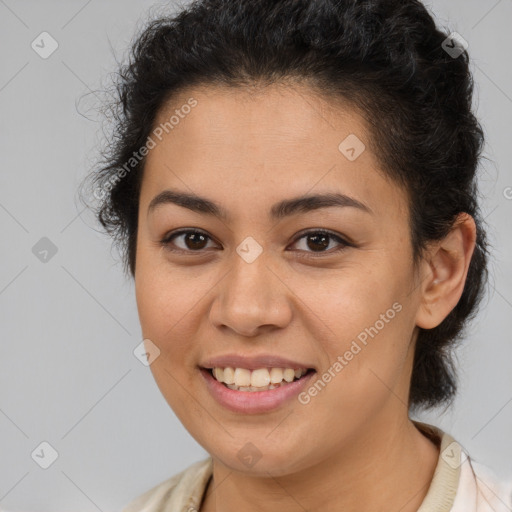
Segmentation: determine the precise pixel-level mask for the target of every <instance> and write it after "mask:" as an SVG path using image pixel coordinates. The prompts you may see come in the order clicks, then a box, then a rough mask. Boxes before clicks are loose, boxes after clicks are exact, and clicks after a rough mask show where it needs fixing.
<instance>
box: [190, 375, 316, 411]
mask: <svg viewBox="0 0 512 512" xmlns="http://www.w3.org/2000/svg"><path fill="white" fill-rule="evenodd" d="M200 370H201V375H202V376H203V378H204V379H205V381H206V385H207V387H208V390H209V391H210V393H211V394H212V396H213V397H214V398H215V399H216V400H217V402H218V403H219V404H220V405H222V406H224V407H225V408H226V409H229V410H230V411H233V412H241V413H245V414H258V413H263V412H268V411H272V410H275V409H277V408H279V407H280V406H282V405H283V404H284V403H285V402H288V401H290V400H292V399H293V398H294V397H296V396H297V395H298V394H299V393H300V392H301V391H302V390H303V389H304V388H305V387H306V386H307V384H308V383H309V381H310V380H311V378H312V377H313V376H314V375H315V373H316V372H310V373H308V374H306V375H304V376H303V377H301V378H300V379H298V380H294V381H293V382H289V383H287V384H284V385H281V386H279V387H278V388H274V389H269V390H267V391H236V390H234V389H229V388H228V387H226V386H225V385H224V384H222V383H221V382H219V381H218V380H217V379H215V378H214V377H213V375H212V374H211V373H210V371H209V370H205V369H204V368H200Z"/></svg>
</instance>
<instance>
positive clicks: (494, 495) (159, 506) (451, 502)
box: [122, 421, 512, 512]
mask: <svg viewBox="0 0 512 512" xmlns="http://www.w3.org/2000/svg"><path fill="white" fill-rule="evenodd" d="M413 423H414V424H415V425H416V427H417V428H418V429H420V430H421V432H423V433H424V434H425V435H426V436H427V437H429V438H430V439H431V440H432V441H433V442H434V443H436V445H437V446H438V447H439V448H440V454H439V459H438V462H437V466H436V468H435V471H434V476H433V478H432V481H431V483H430V486H429V489H428V492H427V494H426V496H425V498H424V500H423V502H422V504H421V506H420V508H419V509H418V511H417V512H511V511H512V480H511V481H507V482H504V481H500V480H498V479H497V478H496V476H495V474H494V473H493V472H492V471H491V470H490V469H489V468H487V467H486V466H484V465H482V464H480V463H478V462H475V461H474V460H471V459H470V458H469V456H468V454H467V453H466V452H465V451H464V450H463V449H462V447H461V445H460V444H459V443H457V442H456V441H455V440H454V439H453V437H452V436H450V435H449V434H448V433H446V432H443V431H442V430H441V429H439V428H437V427H434V426H432V425H428V424H426V423H421V422H418V421H414V422H413ZM212 471H213V461H212V458H211V457H208V458H207V459H204V460H202V461H199V462H196V463H195V464H192V465H191V466H189V467H188V468H187V469H185V470H183V471H182V472H180V473H178V474H176V475H174V476H173V477H172V478H170V479H168V480H165V481H164V482H162V483H160V484H158V485H156V486H155V487H153V488H152V489H150V490H149V491H147V492H145V493H144V494H142V495H141V496H139V497H138V498H136V499H135V500H134V501H132V502H131V503H130V504H129V505H127V507H126V508H124V509H123V511H122V512H196V511H198V510H200V508H199V507H200V505H201V502H202V500H203V496H204V493H205V490H206V488H207V485H208V483H209V481H210V478H211V477H212Z"/></svg>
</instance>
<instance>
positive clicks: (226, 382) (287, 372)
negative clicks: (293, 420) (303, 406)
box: [202, 367, 315, 393]
mask: <svg viewBox="0 0 512 512" xmlns="http://www.w3.org/2000/svg"><path fill="white" fill-rule="evenodd" d="M202 370H203V371H206V372H208V373H209V374H210V376H211V377H212V378H213V379H214V380H215V381H217V382H218V383H220V384H222V385H223V386H224V387H226V388H228V389H230V390H232V391H241V392H247V393H254V392H256V393H258V392H263V391H270V390H273V389H278V388H282V387H286V386H288V385H289V384H291V383H293V382H297V381H299V380H302V379H305V378H306V377H308V376H309V375H311V374H312V373H314V372H315V370H314V368H296V369H294V368H258V369H255V370H249V369H247V368H232V367H226V368H222V367H215V368H202Z"/></svg>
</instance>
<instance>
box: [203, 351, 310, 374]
mask: <svg viewBox="0 0 512 512" xmlns="http://www.w3.org/2000/svg"><path fill="white" fill-rule="evenodd" d="M199 366H201V367H202V368H207V369H211V368H227V367H228V366H229V367H230V368H246V369H247V370H257V369H258V368H293V369H294V370H298V369H300V368H313V369H314V367H313V366H311V365H309V364H307V363H301V362H299V361H293V360H292V359H287V358H284V357H280V356H277V355H272V354H260V355H255V356H241V355H239V354H226V355H223V356H217V357H211V358H208V359H206V360H205V361H203V362H202V363H201V364H200V365H199Z"/></svg>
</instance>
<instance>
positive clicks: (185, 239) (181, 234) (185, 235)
mask: <svg viewBox="0 0 512 512" xmlns="http://www.w3.org/2000/svg"><path fill="white" fill-rule="evenodd" d="M179 239H181V244H176V243H175V242H174V240H179ZM208 240H210V237H209V236H208V235H206V234H205V233H203V232H202V231H196V230H186V231H185V230H184V231H178V232H177V233H172V234H171V235H170V236H167V237H166V238H165V239H164V240H162V241H161V243H162V245H164V246H165V247H166V248H168V249H169V250H172V251H178V252H179V251H184V252H187V251H189V252H198V251H201V250H203V249H205V247H206V245H207V242H208ZM175 247H176V248H175Z"/></svg>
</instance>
